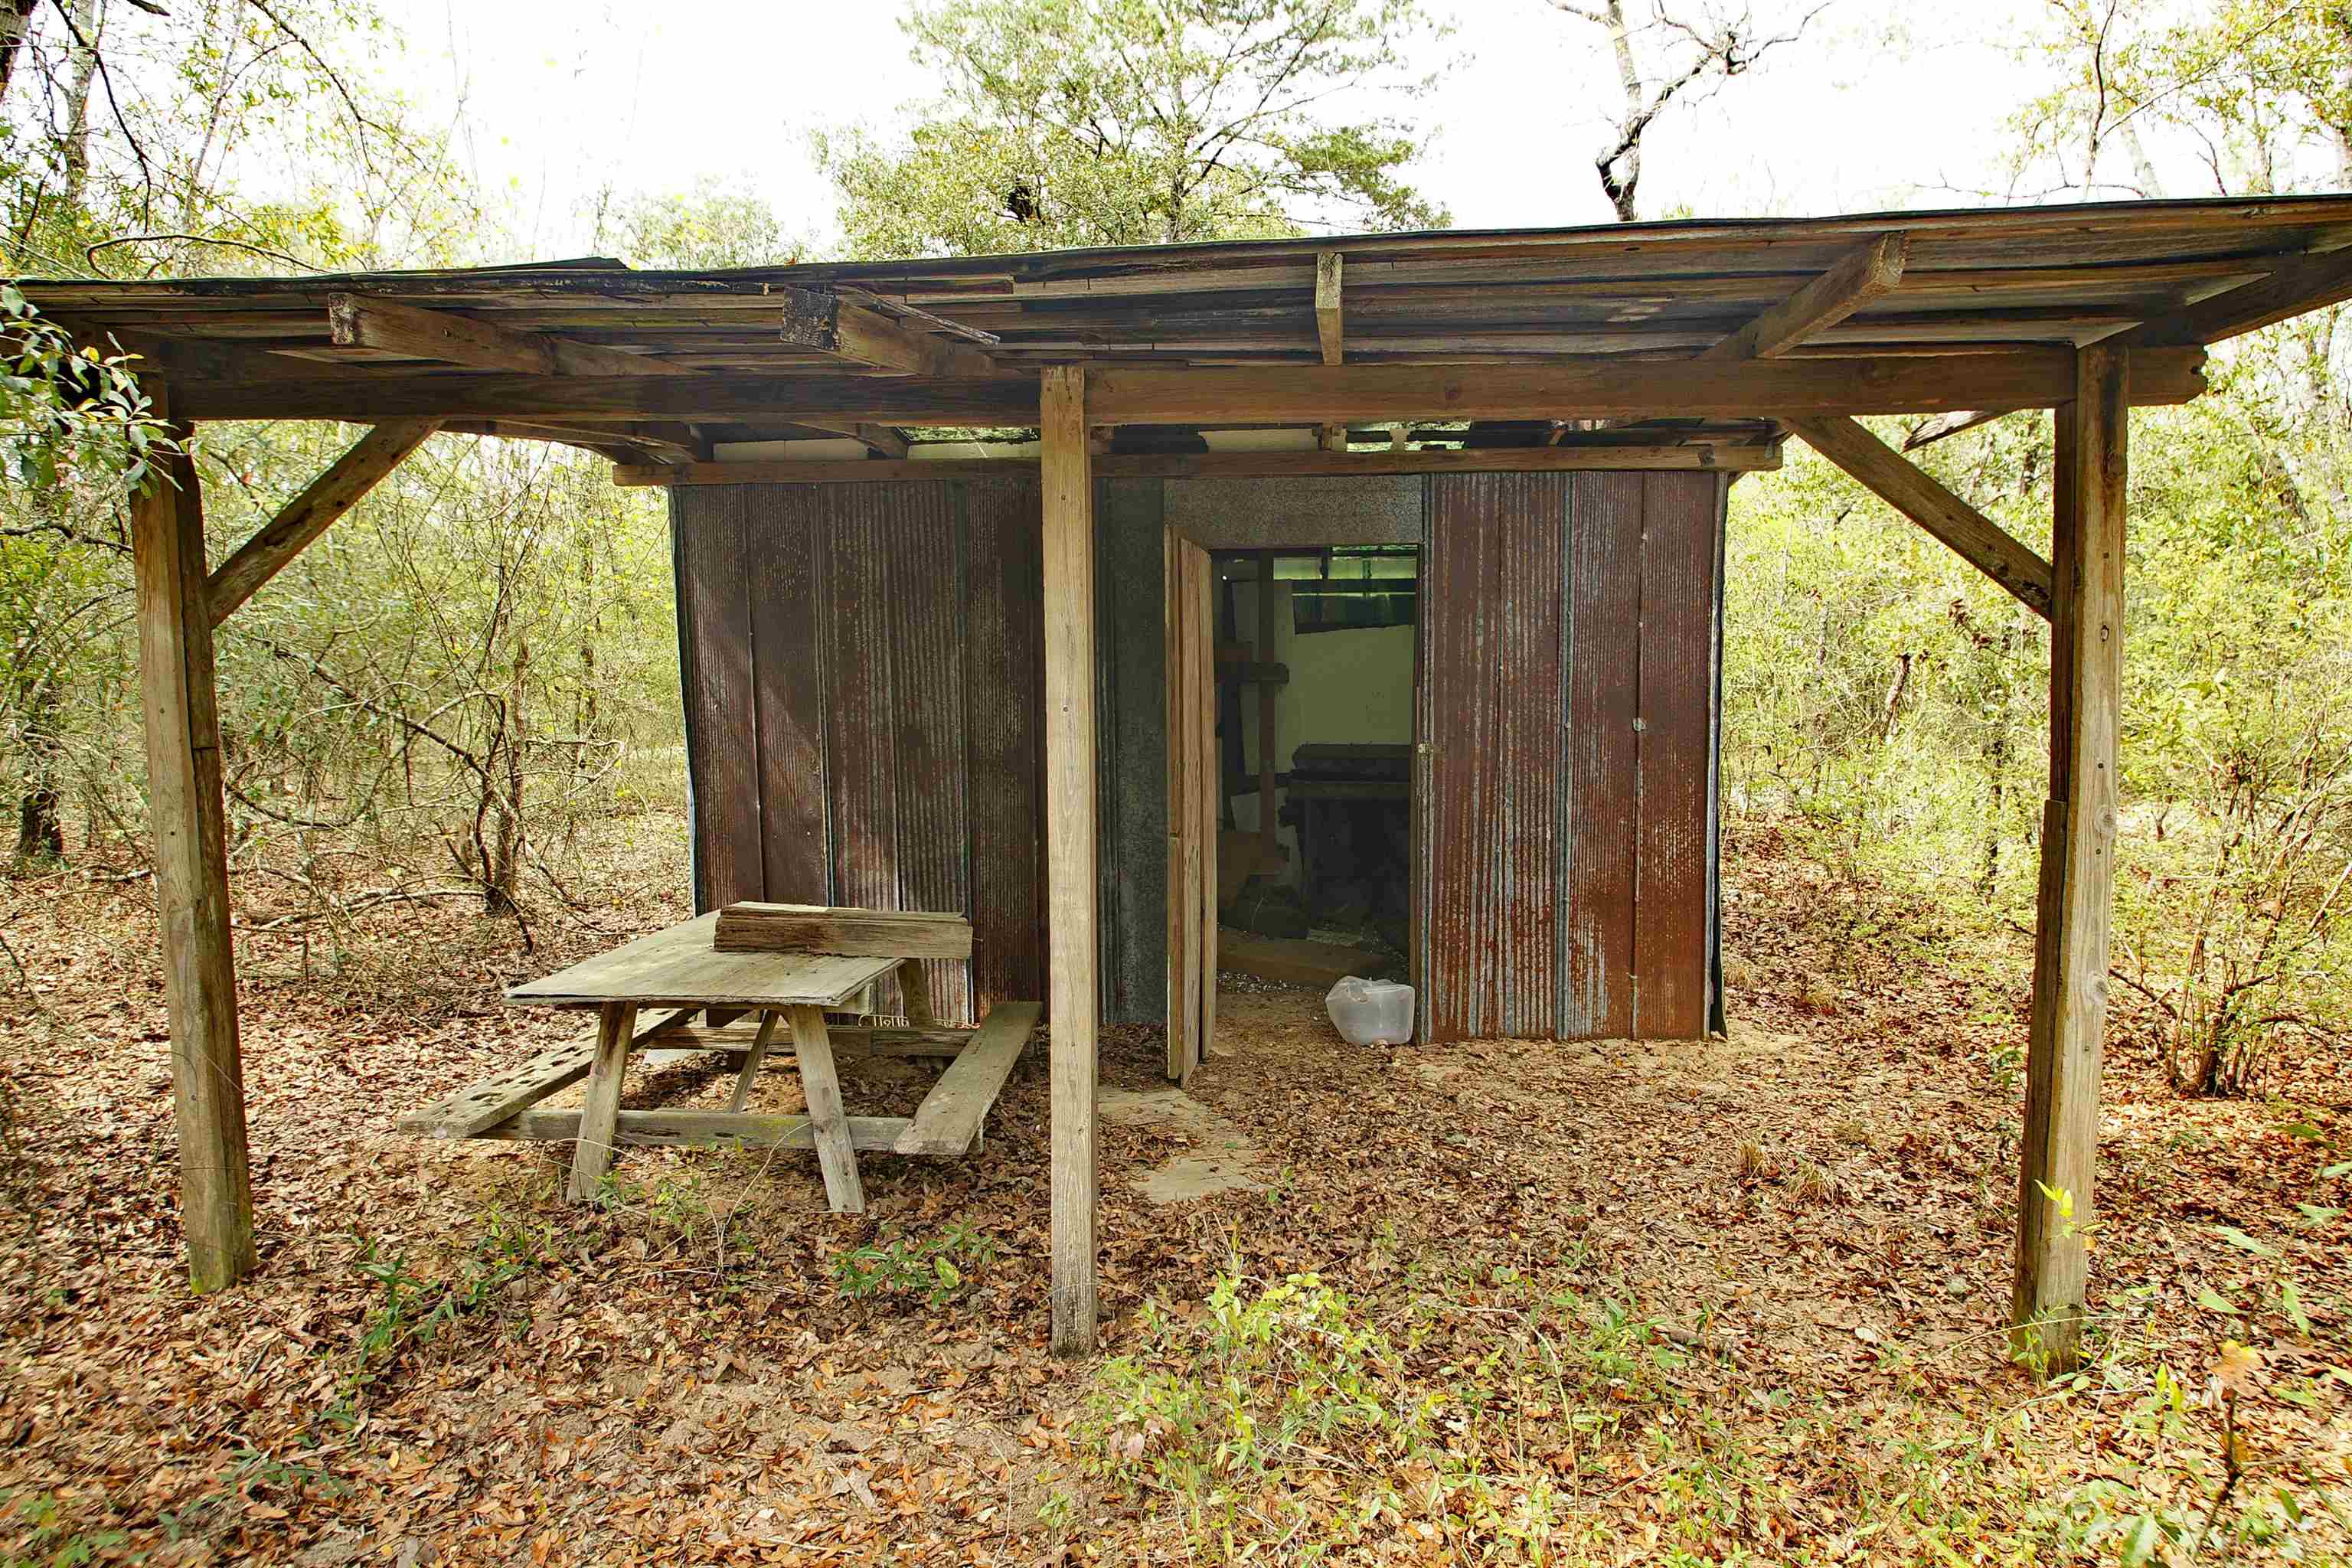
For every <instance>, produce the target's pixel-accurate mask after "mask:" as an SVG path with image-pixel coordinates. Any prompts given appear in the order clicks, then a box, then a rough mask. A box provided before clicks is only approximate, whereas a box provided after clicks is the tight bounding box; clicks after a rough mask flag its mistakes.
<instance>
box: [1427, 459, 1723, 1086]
mask: <svg viewBox="0 0 2352 1568" xmlns="http://www.w3.org/2000/svg"><path fill="white" fill-rule="evenodd" d="M1428 482H1429V485H1430V498H1431V499H1430V507H1429V524H1428V535H1427V539H1426V541H1425V543H1424V545H1423V597H1422V639H1423V642H1422V680H1421V690H1420V696H1419V702H1420V709H1419V711H1420V715H1421V736H1422V740H1423V743H1424V744H1425V745H1426V746H1427V747H1428V748H1429V750H1428V752H1427V753H1426V759H1425V766H1424V769H1423V773H1422V789H1421V795H1422V797H1423V798H1422V799H1421V800H1420V801H1419V802H1418V803H1417V804H1418V810H1419V818H1418V820H1419V831H1420V842H1419V848H1418V854H1419V857H1420V863H1419V866H1418V870H1419V872H1420V875H1421V878H1422V887H1423V889H1424V891H1423V902H1422V908H1423V923H1422V928H1421V931H1420V932H1419V939H1420V952H1419V954H1418V957H1419V960H1420V977H1421V984H1422V991H1423V998H1422V1001H1423V1028H1424V1031H1425V1034H1426V1037H1428V1038H1431V1039H1434V1040H1447V1039H1464V1038H1471V1037H1478V1036H1487V1035H1504V1036H1517V1037H1548V1036H1553V1035H1557V1036H1559V1037H1563V1038H1590V1037H1608V1036H1638V1037H1643V1038H1654V1039H1664V1038H1688V1037H1696V1036H1698V1035H1700V1034H1702V1033H1704V1031H1705V1028H1706V1006H1707V1002H1708V998H1709V994H1710V979H1709V974H1710V967H1711V953H1710V950H1709V936H1708V931H1709V923H1710V921H1711V917H1712V898H1713V883H1712V873H1711V868H1710V864H1709V857H1708V853H1707V846H1708V844H1709V842H1710V837H1711V834H1712V811H1713V795H1712V770H1713V757H1714V752H1713V746H1712V718H1711V715H1712V707H1713V685H1714V674H1715V671H1714V658H1715V643H1714V638H1715V590H1716V582H1715V578H1716V570H1717V568H1716V560H1717V541H1718V528H1719V520H1720V517H1721V507H1722V485H1721V482H1720V480H1719V479H1718V478H1717V476H1714V475H1709V474H1687V475H1685V474H1653V475H1644V474H1612V473H1581V474H1575V475H1553V474H1512V475H1499V474H1489V475H1438V476H1433V477H1432V478H1431V479H1430V480H1429V481H1428Z"/></svg>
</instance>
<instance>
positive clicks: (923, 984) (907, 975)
mask: <svg viewBox="0 0 2352 1568" xmlns="http://www.w3.org/2000/svg"><path fill="white" fill-rule="evenodd" d="M898 990H899V992H900V993H901V994H903V995H904V996H905V997H906V999H907V1026H908V1028H910V1029H928V1028H929V1027H930V1026H932V1024H933V1023H935V1022H937V1017H936V1015H934V1014H933V1013H932V1012H931V972H930V971H929V970H928V969H925V968H924V967H923V961H922V960H921V959H919V958H910V959H908V960H907V962H906V963H902V964H900V965H899V966H898Z"/></svg>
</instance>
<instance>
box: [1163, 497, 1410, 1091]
mask: <svg viewBox="0 0 2352 1568" xmlns="http://www.w3.org/2000/svg"><path fill="white" fill-rule="evenodd" d="M1168 540H1169V554H1168V561H1167V565H1168V576H1167V583H1168V595H1169V596H1168V619H1167V628H1168V645H1167V658H1168V662H1167V671H1168V731H1167V733H1168V737H1169V747H1168V782H1169V795H1168V800H1169V858H1168V887H1169V904H1168V917H1169V918H1168V1018H1169V1034H1168V1071H1169V1076H1170V1077H1171V1078H1175V1079H1180V1080H1181V1079H1183V1078H1184V1077H1185V1076H1186V1075H1187V1074H1189V1073H1190V1072H1191V1070H1192V1068H1194V1067H1196V1066H1197V1065H1199V1062H1200V1060H1201V1058H1202V1055H1203V1054H1204V1053H1205V1052H1206V1051H1207V1050H1208V1048H1209V1046H1210V1043H1211V1042H1212V1041H1213V1038H1214V1037H1215V1029H1216V1010H1217V986H1218V983H1219V977H1220V975H1221V974H1223V973H1228V972H1233V971H1239V972H1241V973H1246V974H1250V975H1254V976H1256V977H1258V978H1260V979H1265V980H1270V981H1276V982H1284V983H1288V984H1301V985H1307V986H1312V987H1315V988H1318V989H1328V987H1329V986H1331V985H1332V984H1336V983H1337V982H1338V981H1339V979H1340V978H1341V977H1342V976H1344V975H1349V974H1362V975H1381V976H1394V977H1398V978H1410V976H1411V974H1412V957H1411V953H1412V947H1413V942H1412V933H1413V928H1414V910H1415V907H1416V906H1415V902H1414V897H1415V893H1414V856H1413V844H1414V837H1413V805H1414V802H1413V790H1414V776H1415V773H1416V769H1415V767H1414V762H1415V756H1416V752H1415V746H1414V739H1415V734H1414V731H1415V724H1416V720H1415V717H1414V715H1415V710H1416V679H1417V670H1418V668H1419V647H1418V630H1417V624H1418V621H1419V619H1420V616H1419V605H1420V575H1419V574H1420V550H1419V547H1418V546H1417V545H1415V544H1412V543H1410V542H1403V541H1401V540H1396V539H1393V538H1392V539H1391V540H1389V541H1386V542H1374V543H1370V544H1361V545H1345V544H1334V545H1325V544H1319V543H1318V544H1303V543H1302V544H1279V545H1274V544H1268V545H1253V546H1252V547H1250V548H1248V549H1237V548H1234V547H1232V546H1230V545H1228V546H1226V547H1223V548H1221V549H1217V550H1215V551H1211V550H1209V549H1206V548H1203V547H1202V544H1201V543H1200V542H1197V541H1195V540H1192V539H1190V538H1187V537H1186V536H1184V535H1183V534H1182V533H1181V532H1179V531H1177V530H1176V529H1174V528H1172V527H1171V529H1170V531H1169V534H1168Z"/></svg>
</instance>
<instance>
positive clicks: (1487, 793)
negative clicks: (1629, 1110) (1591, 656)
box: [1417, 474, 1571, 1040]
mask: <svg viewBox="0 0 2352 1568" xmlns="http://www.w3.org/2000/svg"><path fill="white" fill-rule="evenodd" d="M1429 486H1430V488H1429V494H1430V509H1429V529H1428V540H1427V543H1426V544H1425V546H1424V555H1423V563H1422V572H1423V591H1422V600H1421V606H1422V607H1421V638H1422V654H1423V670H1422V680H1421V707H1420V715H1421V721H1422V723H1421V739H1422V740H1423V742H1424V743H1426V744H1427V745H1428V746H1429V748H1430V749H1429V752H1428V753H1427V756H1428V763H1427V766H1426V767H1425V768H1423V769H1422V770H1421V773H1420V783H1421V793H1422V794H1423V796H1424V797H1425V799H1424V801H1423V805H1422V809H1421V812H1420V816H1419V821H1420V837H1419V846H1420V854H1421V861H1420V864H1419V866H1418V868H1417V869H1418V870H1419V872H1420V874H1421V877H1422V879H1423V880H1422V886H1423V888H1424V889H1426V893H1425V896H1424V898H1423V902H1422V906H1421V907H1422V910H1423V921H1422V932H1421V935H1422V952H1421V954H1420V960H1421V962H1420V970H1419V973H1420V976H1421V985H1422V991H1423V1008H1424V1018H1425V1022H1426V1026H1427V1031H1428V1033H1427V1037H1428V1038H1431V1039H1435V1040H1445V1039H1465V1038H1471V1037H1478V1036H1496V1035H1502V1036H1512V1037H1521V1038H1528V1037H1549V1036H1551V1035H1552V1034H1554V1033H1555V1032H1556V1031H1557V1029H1558V1027H1559V891H1560V886H1559V884H1560V878H1559V858H1560V845H1559V825H1560V805H1561V795H1562V791H1563V787H1564V768H1565V757H1564V753H1563V749H1562V739H1561V727H1562V721H1563V717H1564V712H1565V708H1566V688H1565V680H1564V671H1563V669H1562V638H1561V625H1562V611H1563V606H1562V588H1563V583H1562V578H1563V574H1564V571H1565V553H1566V538H1567V530H1568V519H1569V501H1570V493H1571V492H1570V476H1569V475H1566V474H1445V475H1437V476H1433V478H1432V479H1431V480H1430V481H1429Z"/></svg>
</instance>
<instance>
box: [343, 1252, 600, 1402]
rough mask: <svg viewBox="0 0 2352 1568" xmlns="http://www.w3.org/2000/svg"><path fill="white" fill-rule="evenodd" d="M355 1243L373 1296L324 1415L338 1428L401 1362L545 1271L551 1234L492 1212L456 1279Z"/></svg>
mask: <svg viewBox="0 0 2352 1568" xmlns="http://www.w3.org/2000/svg"><path fill="white" fill-rule="evenodd" d="M353 1239H354V1240H355V1241H356V1242H357V1243H358V1250H357V1251H356V1252H355V1253H354V1254H353V1256H352V1268H353V1269H355V1270H356V1271H357V1272H359V1273H360V1274H361V1275H362V1276H364V1277H365V1278H366V1279H369V1280H370V1281H372V1282H373V1284H374V1285H375V1287H376V1289H377V1292H378V1294H377V1298H376V1301H375V1304H374V1306H373V1308H371V1309H370V1310H369V1311H368V1313H367V1315H366V1317H365V1318H364V1319H363V1320H362V1321H361V1324H360V1332H359V1343H358V1347H357V1354H356V1356H355V1358H354V1364H353V1365H352V1367H351V1369H350V1370H349V1371H348V1372H347V1373H345V1375H344V1377H343V1380H342V1393H341V1397H340V1398H339V1399H338V1400H337V1402H336V1404H335V1405H334V1406H333V1408H331V1410H330V1411H329V1412H328V1417H329V1419H330V1420H331V1421H334V1422H336V1423H337V1424H338V1425H342V1426H350V1425H352V1424H354V1423H355V1422H356V1421H357V1419H358V1401H359V1399H360V1397H361V1395H362V1394H364V1393H365V1392H366V1391H367V1390H368V1389H369V1388H370V1387H372V1386H373V1385H374V1384H377V1383H379V1382H381V1381H382V1380H383V1378H385V1377H386V1376H388V1375H390V1374H391V1373H393V1372H394V1370H396V1369H397V1368H398V1367H399V1365H400V1364H401V1363H402V1362H403V1361H404V1359H405V1358H406V1357H407V1356H409V1355H410V1354H411V1353H413V1352H415V1351H418V1350H421V1349H423V1348H424V1347H425V1346H426V1345H429V1344H431V1343H432V1342H434V1341H436V1339H439V1338H440V1337H441V1336H442V1335H444V1334H445V1333H446V1332H447V1331H449V1330H450V1329H452V1328H454V1327H455V1326H456V1325H457V1323H458V1322H460V1321H463V1320H465V1319H467V1318H468V1317H471V1316H473V1315H475V1314H477V1313H479V1312H481V1311H483V1310H485V1309H487V1308H488V1307H490V1306H491V1305H493V1304H494V1303H495V1302H496V1301H497V1300H498V1299H499V1296H500V1295H501V1294H502V1293H503V1292H504V1291H505V1290H506V1289H507V1287H508V1286H509V1285H512V1284H513V1283H514V1282H515V1281H516V1280H518V1279H523V1278H525V1277H526V1276H529V1275H530V1274H534V1273H536V1272H538V1271H539V1270H540V1269H541V1268H544V1267H546V1265H547V1262H548V1260H549V1258H550V1257H551V1252H552V1249H553V1247H554V1244H555V1231H554V1227H553V1226H551V1225H548V1224H546V1223H545V1222H543V1221H531V1220H528V1219H525V1218H523V1217H521V1216H520V1215H510V1214H509V1213H507V1212H506V1211H505V1210H504V1209H499V1208H492V1209H491V1210H489V1211H488V1213H487V1214H486V1215H483V1216H482V1233H481V1235H480V1236H479V1237H478V1238H476V1240H475V1243H474V1246H473V1247H472V1248H471V1249H470V1250H469V1251H468V1252H467V1253H466V1254H465V1255H464V1256H463V1257H462V1258H459V1259H458V1260H457V1268H456V1270H455V1272H453V1273H450V1274H446V1275H442V1276H438V1277H428V1276H425V1275H422V1274H419V1273H417V1272H416V1271H415V1270H414V1269H412V1268H410V1267H409V1263H408V1258H407V1255H406V1254H404V1253H395V1254H393V1255H392V1256H390V1257H386V1256H385V1255H384V1253H383V1249H382V1248H381V1247H379V1246H378V1245H377V1243H376V1242H375V1241H374V1240H373V1238H371V1237H365V1236H359V1235H356V1234H355V1235H354V1237H353Z"/></svg>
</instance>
